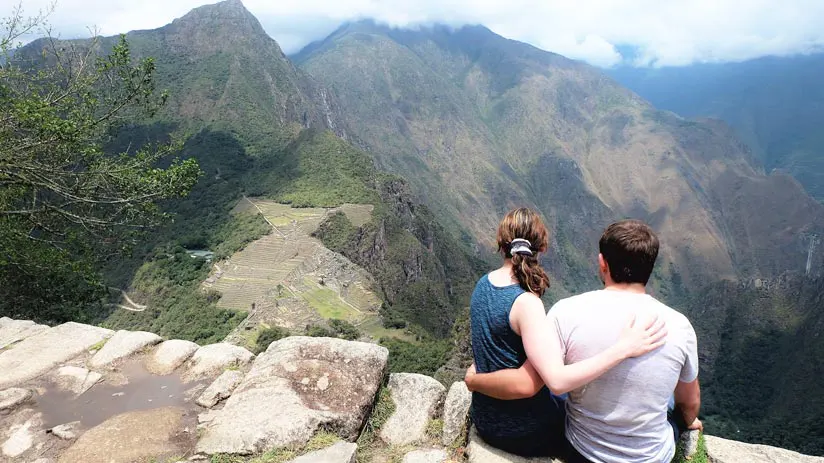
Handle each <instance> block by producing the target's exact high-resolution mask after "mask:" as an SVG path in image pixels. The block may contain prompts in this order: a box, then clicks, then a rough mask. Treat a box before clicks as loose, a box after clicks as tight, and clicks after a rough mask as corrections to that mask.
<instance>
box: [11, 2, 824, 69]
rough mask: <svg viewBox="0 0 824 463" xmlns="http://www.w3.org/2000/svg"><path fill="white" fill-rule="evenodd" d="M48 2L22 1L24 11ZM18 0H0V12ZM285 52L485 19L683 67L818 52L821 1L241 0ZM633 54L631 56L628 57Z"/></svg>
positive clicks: (823, 27) (586, 55)
mask: <svg viewBox="0 0 824 463" xmlns="http://www.w3.org/2000/svg"><path fill="white" fill-rule="evenodd" d="M50 3H51V0H23V2H22V5H23V8H24V10H26V12H28V13H36V12H37V11H38V10H40V9H43V8H47V6H48V5H49V4H50ZM205 3H211V2H209V1H205V2H204V1H203V0H139V1H135V0H58V1H57V3H56V6H55V9H54V12H53V13H52V15H51V16H50V22H51V25H52V26H53V30H54V31H55V33H57V34H58V35H59V36H60V37H62V38H76V37H88V36H89V28H96V29H97V30H99V31H100V33H102V34H104V35H111V34H117V33H120V32H127V31H129V30H134V29H150V28H156V27H160V26H163V25H164V24H167V23H169V22H171V21H172V19H174V18H176V17H179V16H182V15H184V14H185V13H186V12H187V11H189V10H190V9H192V8H194V7H196V6H200V5H202V4H205ZM16 4H17V0H0V18H2V17H7V16H8V15H9V13H10V11H11V10H12V8H13V6H15V5H16ZM244 4H245V5H246V7H247V8H248V9H249V10H250V11H251V12H252V13H253V14H254V15H255V16H257V17H258V19H260V21H261V23H262V24H263V26H264V28H265V29H266V31H267V32H268V33H269V35H271V36H272V37H274V38H275V39H276V40H277V41H278V42H279V43H280V45H281V47H282V48H283V49H284V51H286V52H287V53H293V52H296V51H298V50H299V49H300V48H301V47H303V46H305V45H306V44H307V43H309V42H311V41H313V40H317V39H320V38H323V37H324V36H326V35H327V34H328V33H330V32H331V31H333V30H334V29H335V28H336V27H337V26H339V25H340V24H341V23H343V22H345V21H350V20H356V19H363V18H372V19H375V20H376V21H378V22H382V23H386V24H389V25H391V26H399V27H406V26H411V27H414V26H417V25H427V24H432V23H435V22H437V23H445V24H449V25H453V26H460V25H464V24H483V25H485V26H487V27H489V28H490V29H492V30H493V31H495V32H496V33H498V34H500V35H503V36H505V37H508V38H512V39H516V40H521V41H523V42H527V43H530V44H532V45H535V46H537V47H539V48H542V49H544V50H548V51H552V52H556V53H560V54H562V55H565V56H567V57H570V58H575V59H580V60H584V61H587V62H589V63H591V64H594V65H597V66H613V65H617V64H621V63H622V62H624V63H625V64H632V65H636V66H679V65H687V64H691V63H695V62H726V61H742V60H746V59H751V58H757V57H761V56H766V55H792V54H797V53H810V52H815V51H824V0H531V1H527V0H505V1H501V0H406V1H395V0H388V1H387V0H245V1H244ZM627 50H631V51H632V53H631V55H632V57H631V58H630V59H629V60H627V59H624V57H623V56H622V55H625V54H626V53H625V52H626V51H627Z"/></svg>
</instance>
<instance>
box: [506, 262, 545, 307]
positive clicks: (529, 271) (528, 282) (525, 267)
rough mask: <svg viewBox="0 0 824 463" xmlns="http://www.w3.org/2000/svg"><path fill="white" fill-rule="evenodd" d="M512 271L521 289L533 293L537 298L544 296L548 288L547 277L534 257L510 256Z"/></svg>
mask: <svg viewBox="0 0 824 463" xmlns="http://www.w3.org/2000/svg"><path fill="white" fill-rule="evenodd" d="M512 271H513V273H514V274H515V279H517V280H518V284H519V285H521V288H523V289H525V290H526V291H529V292H531V293H535V294H537V295H538V297H541V296H543V295H544V293H545V292H546V290H547V289H548V288H549V276H547V274H546V272H545V271H544V268H543V267H541V264H540V263H539V262H538V257H537V256H535V255H532V256H529V255H523V254H515V255H513V256H512Z"/></svg>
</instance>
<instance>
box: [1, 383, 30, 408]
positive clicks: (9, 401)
mask: <svg viewBox="0 0 824 463" xmlns="http://www.w3.org/2000/svg"><path fill="white" fill-rule="evenodd" d="M31 395H32V394H31V391H30V390H28V389H21V388H19V387H13V388H10V389H4V390H2V391H0V412H4V411H6V410H12V409H14V408H15V407H17V406H18V405H20V404H22V403H23V402H25V401H27V400H29V399H30V398H31Z"/></svg>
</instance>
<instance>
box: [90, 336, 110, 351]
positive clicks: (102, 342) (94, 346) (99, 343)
mask: <svg viewBox="0 0 824 463" xmlns="http://www.w3.org/2000/svg"><path fill="white" fill-rule="evenodd" d="M108 341H109V339H108V338H106V339H104V340H102V341H100V342H98V343H96V344H95V345H93V346H92V347H89V350H100V349H102V348H103V346H105V345H106V342H108Z"/></svg>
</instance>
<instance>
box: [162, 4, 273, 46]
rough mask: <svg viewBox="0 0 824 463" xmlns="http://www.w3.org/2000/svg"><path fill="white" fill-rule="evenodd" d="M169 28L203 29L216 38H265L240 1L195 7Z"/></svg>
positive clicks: (258, 25) (261, 27) (261, 28)
mask: <svg viewBox="0 0 824 463" xmlns="http://www.w3.org/2000/svg"><path fill="white" fill-rule="evenodd" d="M169 27H173V28H174V27H177V28H182V29H189V28H193V27H194V28H198V29H205V30H206V31H208V32H210V33H215V34H216V36H215V37H212V40H217V39H221V38H223V37H222V36H225V35H234V36H247V37H248V36H258V35H263V36H267V37H268V35H267V34H266V31H264V29H263V26H262V25H261V24H260V21H258V19H257V18H256V17H255V16H254V15H253V14H252V13H251V12H250V11H249V10H247V9H246V6H244V5H243V2H242V1H241V0H224V1H222V2H218V3H213V4H211V5H203V6H200V7H197V8H195V9H193V10H191V11H189V12H188V13H186V14H185V15H184V16H182V17H180V18H178V19H175V20H174V21H173V22H172V23H171V24H170V25H169Z"/></svg>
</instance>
